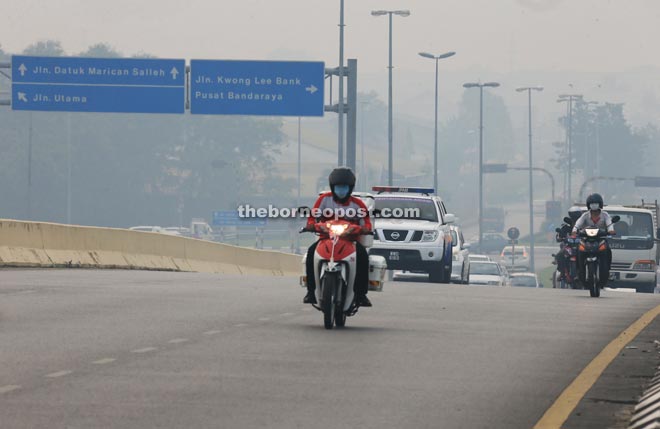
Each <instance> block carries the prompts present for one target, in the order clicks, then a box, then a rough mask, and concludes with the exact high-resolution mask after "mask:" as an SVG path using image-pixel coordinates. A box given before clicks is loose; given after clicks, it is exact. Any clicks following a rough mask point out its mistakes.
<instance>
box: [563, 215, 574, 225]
mask: <svg viewBox="0 0 660 429" xmlns="http://www.w3.org/2000/svg"><path fill="white" fill-rule="evenodd" d="M564 222H566V223H568V224H571V223H573V219H571V218H570V217H568V216H566V217H564Z"/></svg>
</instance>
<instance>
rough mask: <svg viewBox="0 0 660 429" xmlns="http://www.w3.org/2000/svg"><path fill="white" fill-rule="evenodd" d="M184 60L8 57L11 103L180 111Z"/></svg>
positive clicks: (38, 107) (102, 109) (15, 107)
mask: <svg viewBox="0 0 660 429" xmlns="http://www.w3.org/2000/svg"><path fill="white" fill-rule="evenodd" d="M184 104H185V61H184V60H161V59H144V58H80V57H30V56H22V55H14V56H13V57H12V109H13V110H43V111H65V112H126V113H183V111H184Z"/></svg>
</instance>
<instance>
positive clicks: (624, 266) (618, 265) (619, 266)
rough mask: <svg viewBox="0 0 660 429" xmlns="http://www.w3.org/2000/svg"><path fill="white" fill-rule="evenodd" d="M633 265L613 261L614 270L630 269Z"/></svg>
mask: <svg viewBox="0 0 660 429" xmlns="http://www.w3.org/2000/svg"><path fill="white" fill-rule="evenodd" d="M631 266H632V265H631V264H621V263H616V262H612V269H613V270H629V269H630V267H631Z"/></svg>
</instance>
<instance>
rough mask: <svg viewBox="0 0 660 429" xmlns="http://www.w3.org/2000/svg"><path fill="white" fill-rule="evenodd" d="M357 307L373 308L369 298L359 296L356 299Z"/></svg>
mask: <svg viewBox="0 0 660 429" xmlns="http://www.w3.org/2000/svg"><path fill="white" fill-rule="evenodd" d="M356 301H357V305H359V306H360V307H371V301H369V298H367V295H359V296H358V297H357V298H356Z"/></svg>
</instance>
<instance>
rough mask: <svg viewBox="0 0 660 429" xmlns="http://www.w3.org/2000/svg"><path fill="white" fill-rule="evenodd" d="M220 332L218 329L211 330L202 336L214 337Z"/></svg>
mask: <svg viewBox="0 0 660 429" xmlns="http://www.w3.org/2000/svg"><path fill="white" fill-rule="evenodd" d="M220 332H222V331H220V330H219V329H213V330H211V331H206V332H204V335H215V334H219V333H220Z"/></svg>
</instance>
